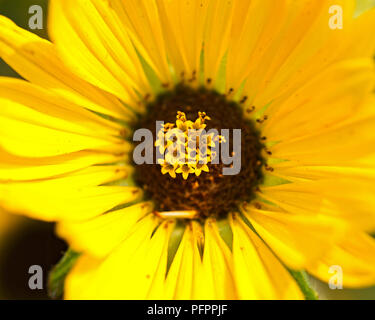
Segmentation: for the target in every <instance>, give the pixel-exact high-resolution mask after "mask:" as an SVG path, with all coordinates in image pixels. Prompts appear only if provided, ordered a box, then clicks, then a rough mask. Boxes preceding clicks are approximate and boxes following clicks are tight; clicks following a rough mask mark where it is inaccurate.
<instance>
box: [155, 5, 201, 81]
mask: <svg viewBox="0 0 375 320" xmlns="http://www.w3.org/2000/svg"><path fill="white" fill-rule="evenodd" d="M156 3H157V6H158V8H159V16H160V19H161V26H162V28H163V34H164V37H165V43H166V48H167V55H168V57H169V58H170V59H171V63H172V65H173V67H174V69H175V72H176V74H177V77H181V78H182V79H183V80H187V81H189V82H191V83H192V82H193V80H197V79H198V75H199V71H200V57H201V52H202V44H203V34H204V27H205V18H206V13H207V6H208V1H206V0H201V1H196V0H194V1H179V0H162V1H157V2H156ZM192 21H194V23H192Z"/></svg>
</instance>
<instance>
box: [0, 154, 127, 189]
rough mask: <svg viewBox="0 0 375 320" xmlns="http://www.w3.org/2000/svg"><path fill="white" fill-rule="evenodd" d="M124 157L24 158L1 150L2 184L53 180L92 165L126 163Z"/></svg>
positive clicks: (107, 155) (68, 156)
mask: <svg viewBox="0 0 375 320" xmlns="http://www.w3.org/2000/svg"><path fill="white" fill-rule="evenodd" d="M124 160H125V157H124V156H122V155H113V154H109V153H100V152H93V151H81V152H76V153H71V154H66V155H62V156H57V157H46V158H23V157H17V156H15V155H12V154H10V153H8V152H6V151H5V150H4V149H1V148H0V182H12V181H21V180H23V181H25V180H36V179H45V178H52V177H55V176H58V175H61V174H66V173H69V172H73V171H77V170H80V169H84V168H88V167H90V166H92V165H99V164H109V163H116V162H119V161H124Z"/></svg>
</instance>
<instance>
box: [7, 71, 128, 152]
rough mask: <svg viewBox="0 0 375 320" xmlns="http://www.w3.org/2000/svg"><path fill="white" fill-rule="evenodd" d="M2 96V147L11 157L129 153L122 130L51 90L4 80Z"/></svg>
mask: <svg viewBox="0 0 375 320" xmlns="http://www.w3.org/2000/svg"><path fill="white" fill-rule="evenodd" d="M0 94H1V96H0V103H1V105H2V108H1V110H0V124H1V125H0V133H1V134H0V144H1V145H2V146H3V148H5V149H6V150H7V151H9V152H10V153H14V154H15V155H19V156H26V157H44V156H56V155H61V154H65V153H71V152H76V151H81V150H84V149H94V150H95V149H99V150H108V149H110V150H112V152H116V153H117V152H119V150H121V149H122V152H123V151H125V150H126V147H125V145H126V144H127V143H126V142H125V141H124V140H123V139H120V138H118V137H116V136H120V135H121V134H122V133H121V131H122V130H123V128H122V127H121V126H119V125H117V124H115V123H113V122H111V121H107V120H104V119H103V118H101V117H99V116H97V115H94V114H93V113H91V112H89V111H87V110H85V109H83V108H81V107H78V106H74V105H72V104H71V102H69V101H67V100H65V99H63V98H61V97H58V96H57V95H56V94H54V93H51V92H49V91H48V90H45V89H43V88H41V87H39V86H36V85H33V84H31V83H28V82H26V81H23V80H18V79H12V78H0ZM123 148H125V149H123ZM120 152H121V151H120Z"/></svg>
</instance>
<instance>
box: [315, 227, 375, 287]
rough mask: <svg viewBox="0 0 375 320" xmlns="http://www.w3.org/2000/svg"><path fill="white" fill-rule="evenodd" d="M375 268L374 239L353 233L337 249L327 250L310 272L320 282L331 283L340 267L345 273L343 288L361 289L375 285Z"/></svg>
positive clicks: (363, 234) (359, 233)
mask: <svg viewBox="0 0 375 320" xmlns="http://www.w3.org/2000/svg"><path fill="white" fill-rule="evenodd" d="M374 266H375V240H374V238H372V237H371V236H369V235H367V234H365V233H361V232H357V231H352V232H349V233H348V234H347V236H346V237H345V238H344V239H343V240H342V241H341V242H340V243H338V244H337V245H336V246H335V247H333V248H331V249H330V250H327V252H326V254H325V255H323V256H322V257H321V259H319V261H317V262H316V264H315V265H313V266H310V267H309V268H308V271H309V272H310V273H311V274H313V275H314V276H316V277H317V278H319V279H320V280H322V281H325V282H329V281H330V279H331V278H332V277H333V276H335V274H336V272H337V271H338V269H337V267H340V268H341V270H342V272H343V273H342V276H343V277H342V280H343V283H342V284H343V287H344V288H360V287H364V286H371V285H374V284H375V268H374ZM337 276H339V274H337Z"/></svg>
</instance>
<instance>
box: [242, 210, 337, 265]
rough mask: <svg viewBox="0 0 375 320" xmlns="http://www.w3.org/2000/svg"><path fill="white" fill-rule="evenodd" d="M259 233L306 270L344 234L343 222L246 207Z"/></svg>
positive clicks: (290, 262) (287, 261) (288, 261)
mask: <svg viewBox="0 0 375 320" xmlns="http://www.w3.org/2000/svg"><path fill="white" fill-rule="evenodd" d="M243 212H244V214H245V217H246V218H247V219H248V220H249V221H250V222H251V224H252V225H253V226H254V228H255V230H256V231H257V233H258V234H259V236H260V237H261V238H262V239H263V240H264V241H265V242H266V243H267V245H269V246H270V247H271V249H272V250H273V251H274V252H275V254H276V255H277V256H278V257H279V258H280V259H282V260H283V262H284V263H285V264H286V265H287V266H288V267H290V268H291V269H294V270H302V269H305V268H306V266H308V265H310V264H311V263H312V262H315V261H316V259H317V258H320V256H321V255H322V254H323V253H324V252H326V250H327V248H329V247H330V246H331V245H333V244H334V243H335V241H336V240H337V238H338V237H339V236H342V235H343V229H344V226H343V225H342V223H340V221H338V220H335V219H329V218H328V217H324V216H319V215H317V216H298V215H293V214H288V213H284V212H277V211H265V210H258V209H256V208H247V210H245V209H244V210H243Z"/></svg>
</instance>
